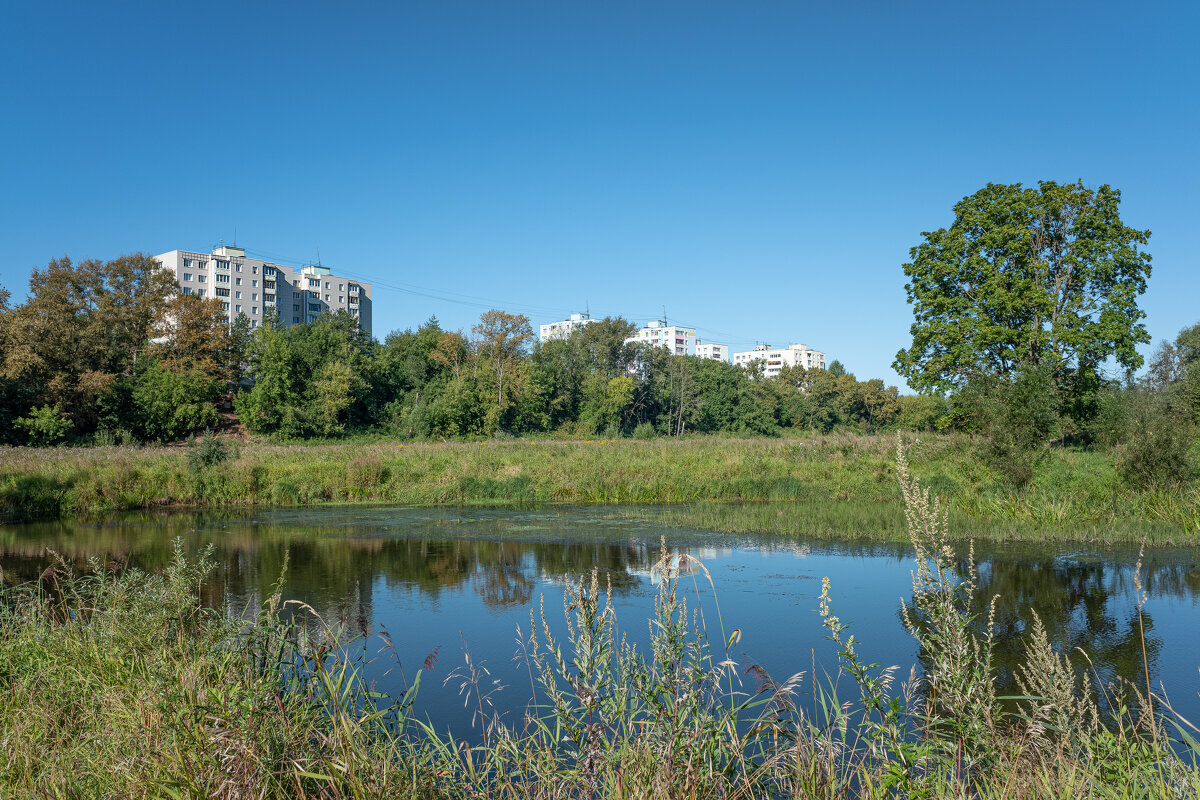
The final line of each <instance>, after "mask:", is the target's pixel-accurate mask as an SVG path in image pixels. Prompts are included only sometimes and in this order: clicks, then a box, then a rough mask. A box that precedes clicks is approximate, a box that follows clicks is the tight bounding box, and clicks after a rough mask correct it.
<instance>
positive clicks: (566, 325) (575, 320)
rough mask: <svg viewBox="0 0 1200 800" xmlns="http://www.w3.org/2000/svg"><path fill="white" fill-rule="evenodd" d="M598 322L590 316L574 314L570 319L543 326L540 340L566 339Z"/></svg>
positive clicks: (539, 334) (539, 336)
mask: <svg viewBox="0 0 1200 800" xmlns="http://www.w3.org/2000/svg"><path fill="white" fill-rule="evenodd" d="M596 321H597V320H594V319H592V317H591V315H590V314H572V315H571V318H570V319H564V320H559V321H558V322H550V323H547V324H545V325H542V326H541V330H540V331H539V333H538V340H539V341H542V342H546V341H549V340H550V339H566V338H568V337H569V336H570V335H571V334H572V333H574V332H575V331H577V330H579V329H580V328H582V327H584V326H585V325H591V324H592V323H593V322H596Z"/></svg>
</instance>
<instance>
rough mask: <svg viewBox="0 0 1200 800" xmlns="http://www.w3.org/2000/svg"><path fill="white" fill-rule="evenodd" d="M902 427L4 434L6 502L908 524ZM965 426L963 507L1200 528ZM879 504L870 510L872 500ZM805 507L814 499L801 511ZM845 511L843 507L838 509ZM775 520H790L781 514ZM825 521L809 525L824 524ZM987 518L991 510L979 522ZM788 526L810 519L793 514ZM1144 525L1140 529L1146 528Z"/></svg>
mask: <svg viewBox="0 0 1200 800" xmlns="http://www.w3.org/2000/svg"><path fill="white" fill-rule="evenodd" d="M890 447H891V445H890V443H889V440H887V439H884V438H883V437H868V436H848V435H843V434H835V435H829V436H824V437H816V438H810V439H795V438H791V439H788V438H785V439H725V438H712V437H708V438H697V439H691V440H683V441H677V440H670V441H664V440H651V441H640V440H629V439H622V440H595V441H575V442H562V441H540V440H539V441H506V442H471V443H454V444H419V445H412V444H397V443H389V442H374V443H367V444H353V445H347V444H313V445H301V444H295V445H278V444H274V445H273V444H264V443H250V444H247V445H245V446H242V447H239V448H237V449H236V451H235V452H230V453H229V454H228V455H229V457H228V458H227V459H225V460H205V459H200V458H198V457H195V456H196V454H195V453H192V454H191V456H192V457H189V453H188V452H186V451H185V450H183V449H181V448H142V449H138V448H121V447H100V448H91V449H81V448H61V449H49V450H47V449H40V450H34V449H27V448H7V449H2V450H0V515H7V516H8V517H9V518H19V517H29V516H60V517H71V516H88V515H96V514H102V513H106V512H111V511H120V510H131V509H138V508H151V507H156V506H176V505H186V506H193V507H236V506H294V505H308V504H321V503H351V502H381V503H400V504H412V505H440V504H449V505H459V504H468V503H520V504H529V503H578V504H593V505H594V504H605V505H614V504H615V505H645V504H671V505H683V504H694V503H709V504H712V503H764V504H784V503H790V504H793V505H796V506H799V507H802V508H804V509H813V510H814V511H815V513H816V514H817V515H823V516H829V515H830V513H831V512H830V511H829V510H830V509H837V508H846V507H851V506H853V507H856V508H859V509H863V510H864V511H863V512H862V513H858V512H855V514H854V515H851V516H855V515H857V516H860V517H861V516H864V515H865V516H866V517H867V518H869V519H874V520H886V522H885V523H884V524H886V526H887V527H888V529H889V530H891V531H892V532H893V535H895V536H896V537H898V538H903V537H904V533H903V526H902V524H900V521H901V520H902V513H903V512H902V498H901V495H900V491H899V488H898V485H897V482H896V474H895V465H894V463H893V459H892V456H891V453H890ZM974 448H975V444H974V443H972V442H971V441H970V440H969V439H967V438H966V437H963V436H959V435H944V436H943V435H931V436H925V437H923V438H921V439H920V440H919V442H917V443H916V444H915V445H914V447H913V449H912V453H911V455H910V460H911V468H912V471H913V473H914V474H916V475H918V476H919V477H921V479H922V480H924V481H925V482H926V484H927V485H929V486H930V487H931V488H932V489H934V490H935V491H936V492H937V493H938V494H939V495H940V496H942V497H943V498H944V499H945V501H946V503H947V505H948V506H949V507H950V509H951V510H952V511H953V512H954V513H955V515H956V516H955V522H956V523H963V522H964V520H989V521H994V522H997V523H1001V524H1008V523H1014V524H1016V525H1023V526H1031V525H1032V526H1042V527H1063V528H1069V529H1072V530H1077V531H1080V534H1079V535H1080V536H1083V537H1085V538H1086V536H1087V531H1088V530H1094V529H1097V528H1104V527H1118V528H1119V527H1122V526H1124V523H1127V522H1130V521H1137V522H1148V523H1150V524H1152V525H1154V526H1157V527H1158V528H1161V529H1162V534H1161V535H1162V536H1164V537H1167V538H1170V537H1172V536H1173V537H1175V538H1177V539H1182V538H1184V537H1186V536H1187V535H1189V534H1194V533H1197V532H1200V483H1196V482H1193V483H1192V484H1191V485H1189V486H1186V487H1173V488H1153V489H1147V490H1144V491H1141V490H1134V489H1132V488H1130V487H1128V486H1126V485H1125V484H1124V482H1123V481H1122V480H1121V478H1120V476H1119V475H1118V473H1117V470H1116V467H1115V465H1114V463H1113V462H1112V460H1111V458H1109V457H1108V456H1105V455H1103V454H1097V453H1089V452H1083V451H1072V450H1067V451H1061V452H1058V453H1056V454H1055V455H1054V456H1052V457H1050V458H1047V459H1043V461H1042V462H1040V463H1039V466H1038V471H1037V473H1036V474H1035V476H1034V479H1033V480H1032V481H1031V482H1030V483H1029V484H1028V485H1026V486H1025V487H1023V488H1022V489H1019V490H1013V489H1012V488H1011V487H1010V486H1009V484H1007V483H1006V482H1005V480H1004V479H1003V476H999V475H997V474H995V473H994V472H992V471H991V470H990V468H989V467H987V466H986V465H985V464H983V463H982V462H980V461H979V460H978V459H977V458H976V457H975V455H974V452H975V450H974ZM867 510H869V511H867ZM789 516H790V518H791V519H793V520H795V521H796V525H793V527H796V526H801V527H803V525H805V524H807V523H804V522H803V520H804V519H805V517H806V516H810V515H806V514H790V515H789ZM834 516H836V514H835V515H834ZM772 527H777V526H772ZM810 527H811V526H810ZM966 527H971V528H972V532H973V533H976V534H982V533H984V531H983V530H982V528H983V527H984V526H973V525H972V526H968V525H967V524H965V523H964V524H962V525H961V526H960V528H959V530H961V529H962V528H966ZM787 532H812V531H809V530H794V531H787ZM1139 535H1140V533H1138V532H1135V533H1132V534H1131V536H1133V537H1134V538H1135V539H1136V538H1138V537H1139Z"/></svg>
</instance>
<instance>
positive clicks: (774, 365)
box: [733, 344, 825, 378]
mask: <svg viewBox="0 0 1200 800" xmlns="http://www.w3.org/2000/svg"><path fill="white" fill-rule="evenodd" d="M752 361H762V362H763V375H765V376H766V377H768V378H773V377H775V376H776V375H778V374H779V373H780V372H782V371H783V368H784V367H804V368H805V369H825V354H824V353H822V352H821V351H820V350H810V349H808V347H807V346H805V345H802V344H789V345H788V346H787V347H786V348H782V349H780V348H772V347H771V345H769V344H760V345H758V346H756V347H755V348H754V349H753V350H749V351H746V352H743V353H734V354H733V363H734V364H735V365H736V366H739V367H745V368H749V366H750V362H752Z"/></svg>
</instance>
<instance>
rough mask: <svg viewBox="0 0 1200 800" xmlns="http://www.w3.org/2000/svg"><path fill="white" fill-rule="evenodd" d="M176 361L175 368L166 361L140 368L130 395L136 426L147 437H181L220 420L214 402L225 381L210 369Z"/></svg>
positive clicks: (165, 439) (147, 439)
mask: <svg viewBox="0 0 1200 800" xmlns="http://www.w3.org/2000/svg"><path fill="white" fill-rule="evenodd" d="M174 363H175V364H176V365H177V368H176V369H171V368H169V367H168V366H167V365H166V364H165V363H156V364H152V365H151V366H150V367H148V368H145V369H143V370H141V371H140V374H138V376H137V378H136V381H135V383H134V387H133V392H132V396H131V399H132V400H133V403H134V408H135V409H136V412H135V418H136V425H137V430H138V432H139V433H140V434H141V438H143V439H145V440H146V441H152V442H166V441H171V440H174V439H180V438H183V437H184V436H186V435H187V434H189V433H192V432H194V431H196V430H200V429H202V428H211V427H214V426H216V425H217V423H218V422H220V416H219V415H218V414H217V411H216V409H215V408H214V407H213V404H214V403H215V402H216V400H217V397H218V396H219V394H220V391H221V388H222V382H221V381H220V380H219V379H216V378H214V377H212V374H211V373H210V372H205V371H204V370H202V369H197V368H192V369H186V368H182V364H180V362H174Z"/></svg>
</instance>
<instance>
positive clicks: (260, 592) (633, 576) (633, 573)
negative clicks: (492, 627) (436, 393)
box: [0, 517, 657, 633]
mask: <svg viewBox="0 0 1200 800" xmlns="http://www.w3.org/2000/svg"><path fill="white" fill-rule="evenodd" d="M205 523H206V520H204V519H203V518H197V517H166V518H163V519H161V520H157V521H153V522H151V523H148V524H145V525H129V524H126V525H96V526H72V525H68V524H64V523H48V524H46V525H43V526H27V528H28V529H27V530H26V531H25V532H24V535H22V536H20V537H15V536H13V535H11V532H10V533H9V535H5V534H4V533H0V565H3V567H4V569H5V571H6V581H8V582H22V581H28V580H34V579H36V578H37V577H38V576H39V575H40V574H41V573H42V572H43V571H44V570H45V569H46V568H47V567H48V566H50V564H51V563H52V557H51V556H50V555H49V554H48V552H47V549H48V548H49V549H50V550H53V551H55V552H57V553H60V554H62V555H63V556H64V557H65V558H67V559H68V560H69V561H70V562H72V563H73V565H74V566H75V568H76V569H77V570H78V571H80V572H83V571H85V570H86V569H87V561H88V559H89V558H90V557H93V556H94V557H98V558H100V559H101V560H102V561H110V560H112V559H113V558H114V557H120V558H122V559H124V558H128V561H129V563H130V565H131V566H135V567H139V568H142V569H146V570H156V569H161V568H162V567H163V566H164V565H166V564H167V563H168V562H169V561H170V559H171V556H172V552H173V540H174V538H175V537H176V536H181V537H183V538H184V540H185V544H186V547H187V549H188V551H189V552H196V551H197V550H199V549H200V548H201V547H203V546H204V545H205V544H208V543H210V542H212V543H214V544H215V545H216V550H215V553H214V558H215V559H216V560H217V569H216V571H215V572H214V574H213V577H212V579H211V580H210V582H209V584H208V585H207V586H205V587H204V588H203V590H202V597H203V600H204V601H205V602H206V603H208V604H210V605H212V606H214V607H215V606H221V605H222V604H224V603H226V602H228V603H229V604H230V605H231V606H233V607H234V608H235V611H239V610H240V609H241V608H246V607H251V608H253V607H256V606H258V605H260V604H261V603H262V602H263V601H264V600H265V599H266V597H268V596H269V594H270V592H271V589H272V587H273V586H274V584H275V583H276V582H277V581H278V580H279V577H280V575H283V574H284V573H285V564H286V579H285V584H284V593H285V596H286V597H288V598H291V599H299V600H302V601H304V602H305V603H308V604H309V605H311V606H312V607H313V608H314V609H316V610H317V611H318V613H320V614H321V615H322V617H324V618H325V619H326V620H327V621H328V622H330V623H340V624H341V625H342V626H344V627H347V628H350V629H353V630H357V631H359V632H362V633H367V632H368V628H369V627H370V620H371V617H372V613H371V609H372V599H373V594H374V591H375V587H376V581H380V580H381V581H383V583H384V584H385V585H387V586H389V587H393V588H403V589H409V590H416V591H417V592H420V593H421V594H424V595H426V596H429V597H432V598H436V597H437V596H439V595H440V594H441V593H442V592H444V591H447V590H459V589H461V588H463V587H464V586H465V585H467V584H469V585H470V586H471V588H472V590H473V591H474V592H475V593H476V594H478V595H479V597H480V598H481V600H482V601H483V602H484V603H485V604H486V605H488V606H491V607H497V608H505V607H512V606H520V605H524V604H527V603H530V602H532V600H533V594H534V589H535V587H536V584H537V581H538V580H539V579H545V578H549V579H556V578H561V577H564V576H567V575H582V574H585V573H587V572H590V571H591V570H592V569H593V568H596V569H599V570H600V572H601V574H602V576H603V579H606V580H611V583H612V586H613V589H614V591H618V592H624V591H628V590H629V588H630V587H632V586H634V585H635V584H636V583H637V582H638V580H639V578H638V573H639V572H645V571H646V569H648V567H649V565H650V563H651V562H652V561H653V558H654V557H656V556H657V550H656V549H651V548H647V547H645V546H642V545H636V544H610V543H577V544H564V543H558V542H519V541H487V540H469V539H421V538H410V539H392V538H373V537H362V536H359V535H356V534H357V532H356V531H354V530H352V529H347V528H344V527H342V528H322V527H317V526H310V527H295V526H281V525H261V524H246V523H242V524H238V525H230V526H228V527H219V526H214V525H212V524H211V523H209V524H205Z"/></svg>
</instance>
